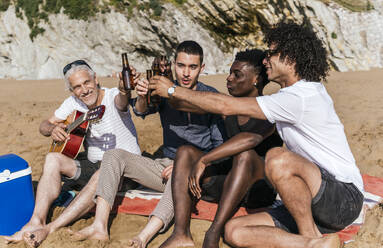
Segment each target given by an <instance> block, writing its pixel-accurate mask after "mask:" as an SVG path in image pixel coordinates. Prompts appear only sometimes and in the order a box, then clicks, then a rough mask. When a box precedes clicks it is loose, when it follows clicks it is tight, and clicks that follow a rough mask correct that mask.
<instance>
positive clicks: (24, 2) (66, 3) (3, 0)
mask: <svg viewBox="0 0 383 248" xmlns="http://www.w3.org/2000/svg"><path fill="white" fill-rule="evenodd" d="M186 1H187V0H149V1H145V2H144V1H142V0H13V1H11V0H0V11H6V10H7V9H8V7H9V6H10V5H11V4H14V5H15V9H16V15H17V17H19V18H23V17H24V16H23V15H25V17H26V18H27V22H28V26H29V28H30V29H31V33H30V34H29V36H30V37H31V39H32V40H33V39H34V38H35V37H36V36H37V35H39V34H41V33H43V32H44V31H45V30H44V29H43V28H41V27H39V23H40V21H42V20H43V21H45V22H48V21H49V19H48V15H49V14H58V13H60V11H63V13H64V14H66V15H68V16H69V18H71V19H80V20H85V21H87V20H89V18H91V17H93V16H95V15H96V14H97V13H107V12H110V11H111V9H114V10H115V11H117V12H121V13H125V14H126V16H127V17H128V18H129V17H130V16H131V15H132V14H133V11H134V9H138V10H140V11H148V12H149V13H152V15H154V17H155V18H158V17H159V16H161V14H162V5H163V4H164V3H166V2H170V3H173V4H175V5H178V6H179V5H182V4H184V3H185V2H186Z"/></svg>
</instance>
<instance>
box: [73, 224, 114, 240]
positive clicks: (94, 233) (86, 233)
mask: <svg viewBox="0 0 383 248" xmlns="http://www.w3.org/2000/svg"><path fill="white" fill-rule="evenodd" d="M72 238H73V239H74V240H77V241H82V240H86V239H91V240H101V241H107V240H109V235H108V232H107V231H103V230H99V229H97V228H95V227H94V226H92V225H90V226H88V227H85V228H84V229H82V230H80V231H78V232H74V233H73V234H72Z"/></svg>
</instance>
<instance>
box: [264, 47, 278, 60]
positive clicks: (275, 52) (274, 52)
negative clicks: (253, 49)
mask: <svg viewBox="0 0 383 248" xmlns="http://www.w3.org/2000/svg"><path fill="white" fill-rule="evenodd" d="M277 53H278V51H277V50H275V49H274V50H271V49H268V50H266V51H265V56H266V58H268V59H269V58H271V57H272V56H274V55H275V54H277Z"/></svg>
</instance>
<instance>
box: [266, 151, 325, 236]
mask: <svg viewBox="0 0 383 248" xmlns="http://www.w3.org/2000/svg"><path fill="white" fill-rule="evenodd" d="M265 172H266V176H267V178H268V179H269V181H270V182H271V183H272V184H273V186H274V188H275V189H276V190H277V192H278V193H279V195H280V196H281V199H282V201H283V203H284V205H285V206H286V208H287V209H288V210H289V212H290V214H291V215H292V216H293V217H294V220H295V222H296V223H297V226H298V230H299V233H300V234H301V235H303V236H306V237H311V238H319V237H321V236H322V235H321V233H320V232H319V230H318V228H317V226H316V224H315V223H314V219H313V217H312V212H311V201H312V198H313V197H314V196H315V195H316V194H317V192H318V191H319V187H320V184H321V182H322V178H321V174H320V170H319V168H318V167H317V166H316V165H314V164H313V163H311V162H310V161H308V160H307V159H305V158H303V157H301V156H299V155H297V154H295V153H292V152H290V151H288V150H286V149H284V148H273V149H271V150H270V151H269V152H268V153H267V154H266V170H265Z"/></svg>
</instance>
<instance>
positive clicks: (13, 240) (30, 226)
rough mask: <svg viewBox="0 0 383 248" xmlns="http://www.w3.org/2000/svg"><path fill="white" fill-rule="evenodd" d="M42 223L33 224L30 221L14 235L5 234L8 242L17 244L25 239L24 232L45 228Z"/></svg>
mask: <svg viewBox="0 0 383 248" xmlns="http://www.w3.org/2000/svg"><path fill="white" fill-rule="evenodd" d="M43 227H44V226H43V225H41V224H32V223H31V222H28V223H27V224H26V225H25V226H24V227H23V228H22V229H21V230H20V231H18V232H16V233H15V234H13V235H12V236H3V238H4V240H5V243H6V244H15V243H18V242H20V241H22V240H23V234H24V233H25V232H33V231H35V230H37V229H40V228H43Z"/></svg>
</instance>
